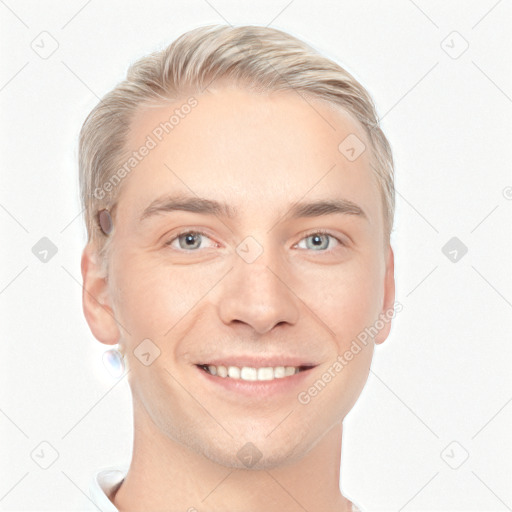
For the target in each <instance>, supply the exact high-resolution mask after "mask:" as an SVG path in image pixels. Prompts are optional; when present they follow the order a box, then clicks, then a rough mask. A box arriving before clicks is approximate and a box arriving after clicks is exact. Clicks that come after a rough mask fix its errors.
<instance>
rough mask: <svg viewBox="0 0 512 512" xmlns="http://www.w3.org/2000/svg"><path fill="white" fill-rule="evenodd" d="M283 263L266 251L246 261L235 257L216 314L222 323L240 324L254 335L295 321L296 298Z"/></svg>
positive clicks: (296, 319)
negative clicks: (251, 260) (248, 261)
mask: <svg viewBox="0 0 512 512" xmlns="http://www.w3.org/2000/svg"><path fill="white" fill-rule="evenodd" d="M290 281H291V279H290V276H289V274H288V273H287V272H286V270H285V269H284V267H283V266H280V267H279V266H277V260H276V258H272V257H271V256H270V254H269V253H268V252H267V251H264V252H263V254H262V255H260V256H259V257H258V259H257V260H256V261H253V262H252V263H247V262H246V261H244V260H243V259H242V258H240V257H236V258H235V263H234V268H233V269H232V270H231V272H229V274H228V275H227V276H226V278H225V279H224V280H223V283H222V285H223V286H222V292H221V297H220V301H219V304H218V308H219V316H220V318H221V320H222V321H223V322H224V323H225V324H226V325H233V324H237V323H238V324H239V323H243V324H246V325H248V326H250V327H251V328H252V329H253V330H254V331H256V332H257V333H258V334H264V333H266V332H268V331H270V330H272V328H273V327H275V326H277V325H279V324H291V325H293V324H296V323H297V321H298V319H299V303H300V299H299V298H298V297H297V296H296V295H295V293H294V292H293V290H292V288H291V282H290Z"/></svg>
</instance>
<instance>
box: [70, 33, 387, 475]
mask: <svg viewBox="0 0 512 512" xmlns="http://www.w3.org/2000/svg"><path fill="white" fill-rule="evenodd" d="M79 165H80V186H81V197H82V201H83V207H84V210H85V220H86V227H87V234H88V240H87V246H86V248H85V250H84V253H83V256H82V274H83V276H84V293H83V301H84V313H85V316H86V319H87V321H88V323H89V326H90V328H91V331H92V332H93V334H94V336H95V337H96V338H97V339H98V340H100V341H101V342H103V343H106V344H116V343H119V345H120V348H121V350H122V351H123V352H124V353H125V358H126V360H127V364H128V367H129V369H130V374H129V379H130V386H131V389H132V393H133V396H134V400H135V401H136V403H137V404H138V406H139V408H140V409H139V410H144V413H145V414H147V416H148V417H149V418H151V421H152V422H153V424H154V426H155V428H157V429H158V430H159V431H160V432H162V433H163V434H164V435H165V436H167V437H168V438H170V439H173V440H175V441H177V442H180V443H182V444H185V445H186V446H188V447H190V448H191V449H193V450H195V451H196V452H197V453H201V454H203V455H204V456H206V457H208V458H209V459H211V460H213V461H216V462H219V463H222V464H225V465H228V466H243V463H242V462H241V460H240V459H239V457H237V453H238V450H239V449H240V448H241V447H242V446H244V445H245V444H246V443H248V442H252V443H253V444H254V445H255V446H256V447H257V448H258V449H259V451H260V452H261V453H262V458H261V460H260V461H259V462H258V463H257V464H256V465H255V466H254V468H257V467H275V466H277V465H280V464H284V463H285V462H287V461H291V460H293V459H294V458H297V459H298V458H300V457H302V456H304V454H305V453H307V452H308V451H309V450H310V449H311V448H312V447H313V446H314V444H315V443H316V442H318V440H319V439H320V438H321V437H322V436H323V435H324V434H325V433H326V432H327V431H328V430H329V429H330V428H332V427H333V426H334V425H336V424H337V423H340V422H341V421H342V420H343V418H344V417H345V415H346V414H347V413H348V411H349V410H350V409H351V408H352V406H353V405H354V403H355V401H356V400H357V398H358V396H359V394H360V393H361V391H362V389H363V387H364V384H365V382H366V379H367V376H368V372H369V366H370V362H371V358H372V354H373V348H374V344H375V343H380V342H382V341H384V340H385V339H386V337H387V335H388V333H389V329H390V314H391V313H392V310H393V303H394V278H393V252H392V250H391V247H390V243H389V238H390V233H391V229H392V224H393V210H394V187H393V161H392V156H391V150H390V147H389V144H388V142H387V140H386V137H385V136H384V134H383V132H382V131H381V129H380V127H379V125H378V121H377V116H376V112H375V108H374V105H373V102H372V99H371V97H370V96H369V94H368V93H367V91H366V90H365V89H364V87H363V86H362V85H361V84H359V83H358V82H357V81H356V80H355V79H354V77H353V76H351V75H350V74H349V73H348V72H347V71H346V70H344V69H343V68H342V67H340V66H339V65H338V64H336V63H334V62H332V61H331V60H329V59H327V58H324V57H322V56H321V55H319V54H318V53H317V52H315V51H314V50H313V49H312V48H310V47H309V46H308V45H306V44H304V43H303V42H301V41H299V40H297V39H296V38H294V37H292V36H290V35H288V34H286V33H284V32H282V31H279V30H276V29H272V28H263V27H255V26H250V27H227V26H212V27H201V28H198V29H195V30H192V31H191V32H188V33H186V34H184V35H182V36H181V37H180V38H178V39H177V40H176V41H175V42H173V43H172V44H171V45H170V46H169V47H167V48H165V49H164V50H162V51H159V52H155V53H153V54H151V55H149V56H147V57H144V58H142V59H140V60H139V61H137V62H135V63H134V64H132V66H131V67H130V68H129V70H128V73H127V78H126V80H124V81H123V82H121V83H120V84H119V85H117V86H116V87H115V88H114V90H112V91H111V92H109V93H108V94H107V95H106V96H105V97H104V98H103V99H102V100H101V102H100V103H99V104H98V105H97V106H96V107H95V108H94V109H93V111H92V112H91V113H90V114H89V116H88V117H87V119H86V121H85V123H84V126H83V128H82V131H81V134H80V148H79ZM104 208H107V209H108V210H109V211H110V213H111V217H112V222H113V230H112V232H111V233H110V234H108V235H106V234H105V233H104V232H103V231H102V230H101V228H100V225H99V223H98V212H99V211H100V210H101V209H104ZM383 316H386V318H387V320H386V321H382V319H383ZM379 320H380V323H379V328H377V329H375V328H374V327H375V324H376V322H377V321H379ZM372 327H373V330H371V331H369V328H372ZM363 332H366V333H368V332H369V334H367V335H366V338H365V341H364V342H362V341H359V343H357V345H358V347H359V350H357V349H354V341H355V340H361V333H363ZM347 351H352V354H353V355H352V357H350V359H349V357H345V358H343V356H344V354H347ZM141 352H147V353H149V354H150V355H149V357H148V356H146V361H145V362H146V363H147V362H148V359H150V360H151V362H150V364H144V362H143V358H142V357H141ZM340 357H341V358H343V361H344V362H341V359H340ZM244 358H246V359H247V364H246V365H244V366H250V365H249V363H250V362H251V361H252V358H254V360H255V361H256V360H259V361H263V362H264V361H268V360H271V361H272V362H273V361H279V360H283V361H284V360H286V361H287V362H288V363H290V364H291V365H296V366H307V367H311V368H310V369H308V370H306V371H303V372H302V371H301V373H302V375H301V376H300V378H301V380H300V384H295V385H292V386H290V389H289V390H288V391H286V392H280V393H277V394H272V395H270V396H268V397H266V399H265V400H263V399H262V396H263V395H259V396H246V397H245V398H244V400H240V397H239V396H238V394H237V393H236V392H233V391H232V390H227V391H226V390H223V388H221V387H219V386H218V385H217V384H214V383H212V382H211V376H210V375H206V373H205V371H204V369H201V368H200V365H205V364H212V365H218V366H220V365H221V364H222V362H223V361H226V362H229V361H230V360H231V361H235V360H236V361H242V360H243V359H244ZM280 358H281V359H280ZM249 360H250V361H249ZM263 362H262V363H261V364H260V365H259V366H262V365H263V366H265V365H264V364H263ZM340 364H341V365H342V368H341V369H339V368H340V366H339V365H340ZM254 366H257V365H256V364H255V365H254ZM272 366H278V364H272ZM279 366H280V365H279ZM203 374H204V375H203ZM327 374H329V375H330V377H326V376H325V375H327ZM219 378H220V377H218V376H217V377H216V379H219ZM228 378H229V377H228ZM294 379H295V377H294ZM319 381H322V382H323V383H324V385H323V386H322V385H319ZM312 387H315V388H316V389H317V391H313V390H312ZM308 390H310V391H308ZM301 393H302V394H301ZM204 396H208V400H207V401H206V400H204V403H203V404H202V405H203V406H204V407H200V406H199V405H198V403H197V400H194V399H193V398H192V397H204ZM301 397H302V398H301ZM304 397H306V398H304ZM307 397H309V398H307ZM206 409H208V410H209V411H210V413H211V414H213V416H214V417H215V418H220V419H221V423H222V426H223V427H224V428H221V426H220V425H219V423H218V422H217V421H214V420H213V419H212V416H211V415H209V414H208V413H207V412H206ZM292 410H293V414H291V415H290V417H289V418H288V419H287V420H286V422H284V423H283V424H282V425H280V426H279V428H278V429H276V430H275V432H274V433H273V434H272V436H268V433H269V432H270V431H272V430H273V429H275V428H276V426H277V425H278V424H279V423H280V421H281V420H282V419H283V417H284V416H285V415H286V414H287V413H289V412H290V411H292ZM226 431H229V433H230V435H228V434H226Z"/></svg>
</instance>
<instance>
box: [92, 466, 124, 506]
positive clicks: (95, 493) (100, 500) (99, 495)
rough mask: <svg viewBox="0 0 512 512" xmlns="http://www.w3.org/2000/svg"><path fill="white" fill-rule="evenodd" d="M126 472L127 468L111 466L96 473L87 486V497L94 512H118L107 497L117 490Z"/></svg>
mask: <svg viewBox="0 0 512 512" xmlns="http://www.w3.org/2000/svg"><path fill="white" fill-rule="evenodd" d="M127 472H128V466H126V467H121V466H112V467H108V468H101V469H100V470H99V471H96V473H95V474H94V476H93V478H92V480H91V483H90V485H89V496H90V497H91V500H92V501H93V502H94V504H95V505H96V507H97V508H94V510H96V511H97V510H98V508H99V509H100V510H101V511H102V512H119V511H118V510H117V508H116V507H115V506H114V504H113V503H112V502H111V501H110V500H109V498H108V496H110V494H111V493H112V492H114V491H116V490H117V488H118V487H119V485H120V484H121V482H122V481H123V479H124V477H125V476H126V473H127ZM91 510H92V509H91Z"/></svg>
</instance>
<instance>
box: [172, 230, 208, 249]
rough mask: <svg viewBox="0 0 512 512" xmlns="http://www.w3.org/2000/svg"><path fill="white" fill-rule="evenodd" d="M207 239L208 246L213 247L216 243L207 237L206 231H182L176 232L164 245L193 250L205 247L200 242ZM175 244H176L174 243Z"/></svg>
mask: <svg viewBox="0 0 512 512" xmlns="http://www.w3.org/2000/svg"><path fill="white" fill-rule="evenodd" d="M205 240H209V241H210V245H209V246H208V247H215V246H216V245H217V244H216V242H214V241H213V240H212V239H211V238H209V237H208V235H207V234H206V233H203V232H202V231H183V232H182V233H178V234H177V235H176V236H174V237H173V238H171V239H170V240H169V241H168V242H166V243H165V245H168V246H170V247H172V248H173V249H177V250H183V251H189V252H190V251H195V250H196V249H205V248H206V247H204V246H203V247H201V244H202V243H203V242H204V241H205ZM176 244H177V245H176Z"/></svg>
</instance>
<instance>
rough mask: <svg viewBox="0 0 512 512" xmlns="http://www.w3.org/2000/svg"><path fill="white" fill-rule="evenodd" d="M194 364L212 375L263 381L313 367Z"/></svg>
mask: <svg viewBox="0 0 512 512" xmlns="http://www.w3.org/2000/svg"><path fill="white" fill-rule="evenodd" d="M196 366H197V367H198V368H200V369H201V370H203V371H204V372H205V373H207V374H209V375H211V376H214V377H220V378H222V379H234V380H240V381H245V382H265V381H277V380H282V379H287V378H288V377H292V376H293V375H296V374H298V373H302V372H306V371H308V370H311V369H312V368H314V367H315V366H314V365H302V366H261V367H254V366H233V365H213V364H198V365H196Z"/></svg>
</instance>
